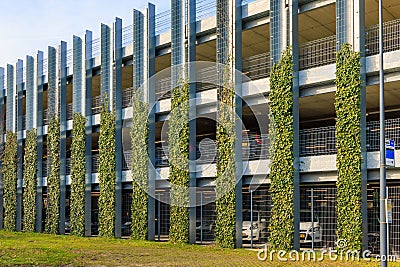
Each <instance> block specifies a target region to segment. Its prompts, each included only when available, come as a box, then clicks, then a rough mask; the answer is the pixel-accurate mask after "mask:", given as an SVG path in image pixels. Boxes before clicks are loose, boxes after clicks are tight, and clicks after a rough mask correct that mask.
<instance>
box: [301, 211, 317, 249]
mask: <svg viewBox="0 0 400 267" xmlns="http://www.w3.org/2000/svg"><path fill="white" fill-rule="evenodd" d="M312 216H313V217H312ZM313 222H314V224H313ZM313 230H314V244H315V243H317V244H318V243H320V242H322V229H321V224H320V221H319V217H318V215H317V213H316V212H315V211H314V212H313V213H312V212H311V210H309V209H302V210H300V243H301V244H307V243H308V244H311V243H312V236H313V235H312V233H313Z"/></svg>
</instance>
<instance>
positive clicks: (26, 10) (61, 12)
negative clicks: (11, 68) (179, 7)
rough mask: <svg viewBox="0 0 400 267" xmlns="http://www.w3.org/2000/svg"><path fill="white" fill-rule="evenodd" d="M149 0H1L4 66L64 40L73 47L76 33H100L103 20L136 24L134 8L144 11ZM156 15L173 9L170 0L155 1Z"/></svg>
mask: <svg viewBox="0 0 400 267" xmlns="http://www.w3.org/2000/svg"><path fill="white" fill-rule="evenodd" d="M147 2H148V1H146V0H134V1H132V0H117V1H110V0H80V1H76V0H72V1H71V0H18V1H10V0H2V1H0V10H1V12H0V25H1V26H0V36H1V42H0V51H1V52H0V67H6V65H7V64H15V63H16V62H17V60H18V59H19V58H20V59H23V60H25V57H26V55H32V56H33V55H35V54H36V51H37V50H42V51H47V46H49V45H52V46H56V45H58V44H59V43H60V41H61V40H64V41H67V42H68V49H69V48H71V47H72V42H71V40H72V36H73V35H78V36H83V33H84V32H85V30H91V31H93V35H94V38H96V37H98V36H99V35H100V23H105V24H108V25H112V22H113V20H114V18H115V17H120V18H122V19H123V20H122V24H123V27H125V26H128V25H131V24H132V9H134V8H135V9H138V10H144V9H145V8H146V6H147ZM151 2H152V3H153V4H155V5H156V14H157V13H160V12H162V11H165V10H167V9H169V6H170V1H169V0H153V1H151Z"/></svg>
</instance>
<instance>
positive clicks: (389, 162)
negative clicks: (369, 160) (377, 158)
mask: <svg viewBox="0 0 400 267" xmlns="http://www.w3.org/2000/svg"><path fill="white" fill-rule="evenodd" d="M385 148H386V166H389V167H394V164H395V161H394V149H395V144H394V140H386V143H385Z"/></svg>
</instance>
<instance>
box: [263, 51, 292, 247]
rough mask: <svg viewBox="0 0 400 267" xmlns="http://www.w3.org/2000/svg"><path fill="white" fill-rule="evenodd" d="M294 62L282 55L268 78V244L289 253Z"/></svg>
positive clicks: (285, 54) (289, 57)
mask: <svg viewBox="0 0 400 267" xmlns="http://www.w3.org/2000/svg"><path fill="white" fill-rule="evenodd" d="M292 85H293V59H292V54H291V49H287V50H286V51H284V52H283V54H282V57H281V59H280V60H279V61H278V62H277V63H276V64H275V65H274V66H273V68H272V71H271V77H270V86H271V92H270V95H269V100H270V104H269V105H270V138H271V148H270V149H271V152H270V153H271V166H270V179H271V187H270V192H271V198H272V210H271V220H270V224H269V230H270V237H269V242H270V243H271V245H272V247H273V248H274V249H279V250H291V249H292V248H293V238H294V199H293V196H294V155H293V133H294V130H293V113H292V111H293V91H292Z"/></svg>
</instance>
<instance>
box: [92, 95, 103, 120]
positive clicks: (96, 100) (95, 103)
mask: <svg viewBox="0 0 400 267" xmlns="http://www.w3.org/2000/svg"><path fill="white" fill-rule="evenodd" d="M100 111H101V96H99V95H98V96H95V97H93V98H92V114H93V115H95V114H100Z"/></svg>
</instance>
